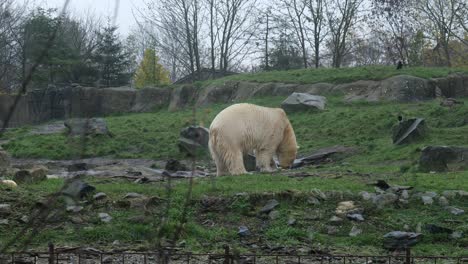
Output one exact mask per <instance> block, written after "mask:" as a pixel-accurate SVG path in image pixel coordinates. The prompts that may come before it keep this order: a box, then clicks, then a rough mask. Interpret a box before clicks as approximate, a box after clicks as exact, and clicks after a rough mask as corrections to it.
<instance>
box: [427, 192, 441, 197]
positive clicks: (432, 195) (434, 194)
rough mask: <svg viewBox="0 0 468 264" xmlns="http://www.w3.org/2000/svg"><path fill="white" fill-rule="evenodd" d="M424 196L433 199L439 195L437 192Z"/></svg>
mask: <svg viewBox="0 0 468 264" xmlns="http://www.w3.org/2000/svg"><path fill="white" fill-rule="evenodd" d="M424 196H429V197H431V198H436V197H437V196H438V194H437V193H436V192H425V193H424Z"/></svg>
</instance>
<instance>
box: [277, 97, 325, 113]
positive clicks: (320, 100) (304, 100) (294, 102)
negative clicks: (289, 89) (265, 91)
mask: <svg viewBox="0 0 468 264" xmlns="http://www.w3.org/2000/svg"><path fill="white" fill-rule="evenodd" d="M326 102H327V99H326V98H325V97H323V96H318V95H311V94H307V93H292V94H291V95H290V96H288V98H286V100H284V101H283V102H282V103H281V108H283V109H284V110H285V111H286V112H293V111H307V110H311V109H312V110H324V109H325V104H326Z"/></svg>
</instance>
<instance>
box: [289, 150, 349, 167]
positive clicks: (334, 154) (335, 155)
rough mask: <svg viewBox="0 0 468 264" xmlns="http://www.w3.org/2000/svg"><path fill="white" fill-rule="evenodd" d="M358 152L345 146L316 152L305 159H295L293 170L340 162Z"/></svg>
mask: <svg viewBox="0 0 468 264" xmlns="http://www.w3.org/2000/svg"><path fill="white" fill-rule="evenodd" d="M355 152H356V149H355V148H351V147H345V146H333V147H327V148H322V149H319V150H316V151H315V152H313V153H312V154H310V155H308V156H305V157H303V158H299V159H295V160H294V163H293V165H292V166H291V168H293V169H294V168H299V167H302V166H306V165H313V164H320V163H326V162H330V161H334V160H339V159H340V158H344V157H346V156H349V155H350V154H353V153H355Z"/></svg>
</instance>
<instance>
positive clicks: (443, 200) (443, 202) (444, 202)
mask: <svg viewBox="0 0 468 264" xmlns="http://www.w3.org/2000/svg"><path fill="white" fill-rule="evenodd" d="M438 202H439V205H440V206H448V205H449V201H448V200H447V198H445V197H444V196H440V197H439V199H438Z"/></svg>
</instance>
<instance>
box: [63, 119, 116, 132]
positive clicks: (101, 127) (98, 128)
mask: <svg viewBox="0 0 468 264" xmlns="http://www.w3.org/2000/svg"><path fill="white" fill-rule="evenodd" d="M64 125H65V127H66V128H67V132H68V134H69V135H72V136H81V135H86V136H88V135H91V136H97V135H107V136H111V133H110V132H109V129H108V128H107V123H106V120H104V118H89V119H88V118H71V119H68V120H66V121H65V122H64Z"/></svg>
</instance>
